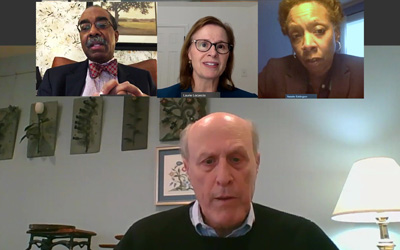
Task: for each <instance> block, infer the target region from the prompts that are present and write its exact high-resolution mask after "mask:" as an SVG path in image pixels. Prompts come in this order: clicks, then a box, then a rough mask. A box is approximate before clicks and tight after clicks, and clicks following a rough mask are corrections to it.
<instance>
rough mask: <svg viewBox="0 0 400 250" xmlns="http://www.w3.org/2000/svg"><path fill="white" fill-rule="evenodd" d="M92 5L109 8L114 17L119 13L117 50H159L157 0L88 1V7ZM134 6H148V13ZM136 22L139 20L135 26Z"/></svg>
mask: <svg viewBox="0 0 400 250" xmlns="http://www.w3.org/2000/svg"><path fill="white" fill-rule="evenodd" d="M92 5H99V6H101V7H102V8H105V9H108V10H109V11H110V13H111V14H113V16H114V17H115V16H116V15H118V16H117V17H116V19H117V22H118V31H119V38H118V42H117V43H116V45H115V49H116V50H141V51H157V4H156V2H100V1H99V2H88V3H87V7H89V6H92ZM113 5H114V6H113ZM117 5H120V6H122V7H116V6H117ZM127 5H132V7H129V6H127ZM134 6H140V8H146V9H147V13H146V14H142V13H139V12H140V11H136V9H135V8H136V7H134ZM140 8H139V9H140ZM128 9H129V10H128ZM134 9H135V10H134ZM126 10H128V11H126ZM134 11H135V12H134ZM128 12H129V13H128ZM136 20H137V21H136ZM135 22H137V23H138V24H139V25H138V26H135V25H134V23H135ZM122 24H125V25H122Z"/></svg>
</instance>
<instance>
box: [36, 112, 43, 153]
mask: <svg viewBox="0 0 400 250" xmlns="http://www.w3.org/2000/svg"><path fill="white" fill-rule="evenodd" d="M37 116H38V133H39V134H38V144H37V149H36V151H37V153H38V154H40V141H41V139H42V131H41V127H40V124H41V123H42V120H41V119H40V114H38V115H37Z"/></svg>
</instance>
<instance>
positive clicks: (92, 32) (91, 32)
mask: <svg viewBox="0 0 400 250" xmlns="http://www.w3.org/2000/svg"><path fill="white" fill-rule="evenodd" d="M99 34H100V30H99V29H98V28H97V27H96V25H95V24H94V23H93V24H92V26H90V30H89V35H91V36H95V35H99Z"/></svg>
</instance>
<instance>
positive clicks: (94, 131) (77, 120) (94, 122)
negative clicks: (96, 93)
mask: <svg viewBox="0 0 400 250" xmlns="http://www.w3.org/2000/svg"><path fill="white" fill-rule="evenodd" d="M102 118H103V98H102V97H84V98H77V99H75V100H74V108H73V119H72V137H71V149H70V153H71V154H87V153H97V152H99V151H100V143H101V123H102Z"/></svg>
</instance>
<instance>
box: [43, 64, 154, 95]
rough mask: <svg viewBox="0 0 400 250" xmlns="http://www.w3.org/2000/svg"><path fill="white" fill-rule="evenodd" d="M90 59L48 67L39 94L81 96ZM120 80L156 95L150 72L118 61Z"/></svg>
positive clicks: (146, 92) (148, 93)
mask: <svg viewBox="0 0 400 250" xmlns="http://www.w3.org/2000/svg"><path fill="white" fill-rule="evenodd" d="M87 69H88V60H86V61H83V62H78V63H73V64H68V65H63V66H59V67H55V68H51V69H48V70H47V71H46V73H45V74H44V77H43V81H42V83H41V84H40V86H39V89H38V92H37V95H38V96H80V95H82V93H83V89H84V87H85V80H86V74H87ZM118 81H119V82H120V83H122V82H125V81H129V82H130V83H132V84H134V85H135V86H136V87H138V88H139V89H140V90H141V91H142V92H143V93H145V94H147V95H151V96H155V95H156V93H157V89H156V86H155V85H154V83H153V80H152V79H151V76H150V73H149V72H148V71H146V70H143V69H138V68H134V67H129V66H126V65H123V64H119V63H118Z"/></svg>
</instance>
